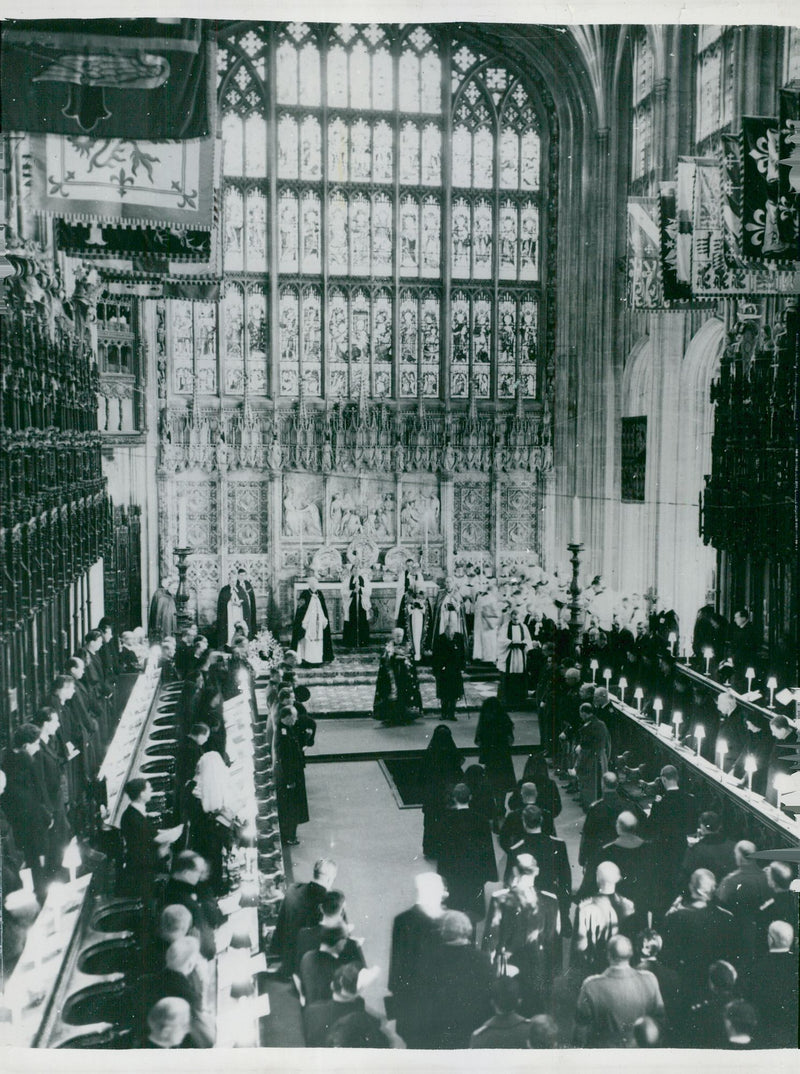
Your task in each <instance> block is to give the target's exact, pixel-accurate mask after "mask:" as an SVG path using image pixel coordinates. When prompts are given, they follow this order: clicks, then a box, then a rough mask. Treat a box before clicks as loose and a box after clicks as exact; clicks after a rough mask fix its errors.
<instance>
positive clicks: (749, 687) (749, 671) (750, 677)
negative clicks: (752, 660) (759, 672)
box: [744, 668, 756, 694]
mask: <svg viewBox="0 0 800 1074" xmlns="http://www.w3.org/2000/svg"><path fill="white" fill-rule="evenodd" d="M744 677H745V678H746V679H747V692H748V694H749V693H750V691H751V690H752V689H753V679H754V678H755V677H756V673H755V671H754V670H753V669H752V668H748V669H747V671H746V672H745V673H744Z"/></svg>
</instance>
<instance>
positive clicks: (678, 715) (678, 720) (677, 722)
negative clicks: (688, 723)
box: [672, 712, 683, 742]
mask: <svg viewBox="0 0 800 1074" xmlns="http://www.w3.org/2000/svg"><path fill="white" fill-rule="evenodd" d="M682 723H683V713H682V712H673V714H672V726H673V727H674V729H675V731H674V734H675V741H676V742H677V741H678V739H679V738H680V737H681V724H682Z"/></svg>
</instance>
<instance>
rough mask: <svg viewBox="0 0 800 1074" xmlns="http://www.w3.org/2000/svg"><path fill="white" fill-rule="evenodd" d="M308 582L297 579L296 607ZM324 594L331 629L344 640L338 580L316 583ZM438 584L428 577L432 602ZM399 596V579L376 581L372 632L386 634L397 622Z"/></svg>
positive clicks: (294, 605)
mask: <svg viewBox="0 0 800 1074" xmlns="http://www.w3.org/2000/svg"><path fill="white" fill-rule="evenodd" d="M307 585H308V583H307V582H305V581H302V580H299V581H295V583H294V600H293V608H297V598H298V596H299V594H300V593H302V591H303V590H304V589H305V588H306V587H307ZM317 588H318V589H319V591H320V593H322V595H323V596H324V598H325V603H326V605H327V607H328V616H329V618H330V627H331V632H332V634H333V638H334V645H335V644H336V638H337V635H338V637H339V639H340V640H341V634H342V626H343V623H344V609H343V608H342V589H341V584H340V583H339V582H320V583H319V584H318V586H317ZM438 591H439V586H438V585H437V584H436V582H431V581H426V583H425V594H426V596H427V597H428V600H430V601H431V602H433V601H434V600H435V599H436V594H437V593H438ZM396 598H397V582H394V581H390V582H373V583H372V612H371V614H370V619H369V629H370V634H371V635H373V636H374V635H386V634H388V633H389V632H390V631H391V630H392V629H393V627H394V626H395V614H394V605H395V600H396Z"/></svg>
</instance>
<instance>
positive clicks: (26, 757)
mask: <svg viewBox="0 0 800 1074" xmlns="http://www.w3.org/2000/svg"><path fill="white" fill-rule="evenodd" d="M38 750H39V728H38V727H35V726H34V725H33V724H32V723H23V724H22V725H21V726H20V727H18V728H17V729H16V731H15V732H14V734H13V736H12V738H11V749H10V750H7V751H6V755H5V757H4V759H3V770H4V772H5V774H6V779H7V784H6V790H5V794H4V795H3V808H4V810H5V814H6V816H7V817H8V820H9V822H10V824H11V827H12V830H13V832H14V838H15V840H16V842H17V845H18V846H19V847H20V848H21V850H22V853H23V854H24V856H25V864H26V865H27V866H28V868H29V869H30V870H31V872H32V874H33V886H34V889H35V891H36V897H37V898H38V900H39V902H40V903H43V902H44V899H45V896H46V890H45V883H46V881H47V874H46V870H45V860H46V856H47V850H48V838H49V836H48V832H49V830H50V827H51V825H52V823H53V818H52V815H51V813H50V810H49V808H48V806H47V795H46V793H45V790H44V787H42V785H41V783H40V781H39V775H38V772H37V770H36V765H35V763H34V757H35V756H36V753H37V752H38Z"/></svg>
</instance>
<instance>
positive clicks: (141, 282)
mask: <svg viewBox="0 0 800 1074" xmlns="http://www.w3.org/2000/svg"><path fill="white" fill-rule="evenodd" d="M100 276H101V279H102V280H103V285H104V287H105V289H106V291H108V293H109V294H110V295H136V296H137V297H138V298H178V299H187V300H188V301H190V302H218V301H219V296H220V283H219V280H205V279H202V278H200V279H190V278H187V279H185V280H173V279H169V280H164V279H157V278H154V279H147V278H145V277H133V276H125V275H116V274H114V273H106V272H101V273H100Z"/></svg>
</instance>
